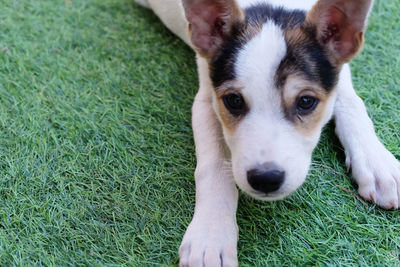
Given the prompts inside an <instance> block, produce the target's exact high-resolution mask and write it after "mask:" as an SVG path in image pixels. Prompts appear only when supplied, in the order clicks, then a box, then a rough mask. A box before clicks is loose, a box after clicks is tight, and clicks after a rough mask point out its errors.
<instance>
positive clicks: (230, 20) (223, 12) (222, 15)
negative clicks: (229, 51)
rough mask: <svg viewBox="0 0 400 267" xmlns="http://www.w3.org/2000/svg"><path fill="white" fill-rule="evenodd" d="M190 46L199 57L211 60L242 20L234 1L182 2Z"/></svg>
mask: <svg viewBox="0 0 400 267" xmlns="http://www.w3.org/2000/svg"><path fill="white" fill-rule="evenodd" d="M182 4H183V7H184V10H185V15H186V18H187V20H188V22H189V33H190V39H191V41H192V44H193V45H194V47H195V48H196V50H197V51H198V52H199V53H200V55H201V56H203V57H205V58H208V59H210V58H212V57H213V56H214V55H215V54H216V53H217V52H218V49H220V48H221V47H222V45H223V44H224V42H225V41H226V40H227V39H228V38H229V37H230V35H231V33H232V29H233V27H234V25H235V24H236V23H239V22H240V21H242V20H244V14H243V11H242V10H241V9H240V8H239V6H238V4H237V2H236V0H182Z"/></svg>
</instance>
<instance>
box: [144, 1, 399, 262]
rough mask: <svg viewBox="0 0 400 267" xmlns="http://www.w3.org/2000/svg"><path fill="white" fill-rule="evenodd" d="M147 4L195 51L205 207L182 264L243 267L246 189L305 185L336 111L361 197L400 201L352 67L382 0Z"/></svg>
mask: <svg viewBox="0 0 400 267" xmlns="http://www.w3.org/2000/svg"><path fill="white" fill-rule="evenodd" d="M181 1H182V2H181ZM139 2H141V4H142V5H145V6H147V7H149V8H151V9H152V10H153V11H154V12H155V13H156V14H157V15H158V16H159V17H160V19H161V20H162V21H163V22H164V24H165V25H166V26H167V27H168V28H169V29H170V30H171V31H172V32H174V33H175V34H176V35H178V36H179V37H180V38H181V39H182V40H183V41H185V42H186V43H187V44H188V45H190V46H191V47H192V48H193V49H194V50H195V51H196V58H197V65H198V73H199V81H200V89H199V91H198V94H197V95H196V98H195V101H194V104H193V110H192V112H193V121H192V122H193V131H194V139H195V144H196V156H197V167H196V171H195V180H196V207H195V211H194V217H193V220H192V222H191V223H190V225H189V227H188V229H187V231H186V234H185V236H184V238H183V241H182V244H181V246H180V250H179V255H180V265H181V266H202V265H205V266H237V265H238V262H237V256H236V243H237V239H238V228H237V224H236V218H235V215H236V208H237V200H238V190H237V187H239V188H240V189H241V190H242V191H244V192H246V193H247V194H249V195H251V196H253V197H255V198H257V199H261V200H278V199H282V198H284V197H286V196H288V195H289V194H291V193H292V192H294V191H295V190H296V189H297V188H298V187H299V186H300V185H301V184H302V183H303V182H304V180H305V178H306V175H307V172H308V169H309V166H310V161H311V154H312V151H313V149H314V148H315V146H316V145H317V143H318V140H319V137H320V134H321V130H322V128H323V126H324V125H325V124H326V123H327V122H328V121H329V120H330V119H331V118H332V116H333V117H334V119H335V122H336V133H337V135H338V137H339V139H340V141H341V143H342V144H343V146H344V148H345V153H346V165H347V167H348V168H350V167H351V168H352V174H353V177H354V179H355V181H356V182H357V183H358V186H359V188H358V190H359V194H360V195H361V196H362V197H363V198H364V199H366V200H368V201H372V202H375V203H376V204H377V205H379V206H381V207H383V208H385V209H397V208H398V207H399V205H400V202H399V199H400V164H399V162H398V161H397V160H396V158H395V157H394V156H393V155H392V154H391V153H390V152H388V151H387V150H386V149H385V147H384V146H383V145H382V144H381V143H380V141H379V140H378V138H377V137H376V135H375V132H374V127H373V124H372V122H371V120H370V119H369V117H368V115H367V112H366V110H365V106H364V104H363V102H362V101H361V99H360V98H359V97H358V96H357V94H356V93H355V91H354V89H353V85H352V81H351V74H350V68H349V66H348V65H347V63H348V62H349V61H350V60H351V59H352V58H353V57H355V56H356V55H357V53H359V51H360V50H361V48H362V45H363V41H364V32H365V29H366V25H367V18H368V15H369V12H370V10H371V7H372V4H373V0H319V1H315V0H314V1H313V0H304V1H298V0H254V1H253V0H141V1H139Z"/></svg>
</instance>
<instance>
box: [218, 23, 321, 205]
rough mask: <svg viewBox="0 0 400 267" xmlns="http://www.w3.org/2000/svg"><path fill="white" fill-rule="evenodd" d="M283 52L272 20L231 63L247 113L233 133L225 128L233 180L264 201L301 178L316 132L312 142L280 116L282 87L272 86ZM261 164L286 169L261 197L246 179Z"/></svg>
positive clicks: (285, 191) (291, 187)
mask: <svg viewBox="0 0 400 267" xmlns="http://www.w3.org/2000/svg"><path fill="white" fill-rule="evenodd" d="M285 55H286V42H285V39H284V36H283V32H282V30H281V29H280V27H279V26H277V25H275V24H274V23H273V22H272V21H268V22H266V23H265V24H264V25H263V28H262V30H261V32H260V33H259V34H258V35H257V36H255V37H253V38H252V39H251V40H250V41H249V42H248V43H247V44H246V45H245V46H244V47H243V49H242V50H241V51H240V53H239V55H238V58H237V62H236V65H235V67H236V75H237V78H236V80H237V83H238V84H239V85H241V86H242V90H241V93H242V95H243V97H244V98H245V99H246V103H247V104H248V106H249V107H250V112H249V114H247V115H246V116H245V117H244V118H243V121H242V122H241V123H240V124H239V125H238V126H237V127H238V128H237V129H236V130H235V132H234V134H233V135H230V134H229V131H224V136H225V140H226V141H227V144H228V146H229V148H230V151H231V154H232V169H233V176H234V178H235V181H236V184H237V185H238V186H239V187H240V188H241V189H242V190H243V191H245V192H246V193H248V194H250V195H252V196H253V197H255V198H259V199H264V200H276V199H282V198H283V197H285V196H287V195H288V194H290V193H292V192H293V191H294V190H295V189H297V188H298V187H299V186H300V185H301V184H302V183H303V182H304V179H305V177H306V174H307V172H308V167H309V165H310V159H311V153H312V150H313V148H314V147H315V145H316V143H317V142H318V138H319V134H317V135H315V136H314V137H313V138H310V139H311V140H309V139H307V138H305V137H304V136H302V135H301V134H299V133H298V132H297V131H296V130H295V129H294V128H293V126H291V124H290V123H289V122H288V121H287V120H286V119H285V117H284V114H283V113H282V108H281V91H280V90H279V89H278V88H276V86H275V79H274V77H275V73H276V70H277V68H278V66H279V63H280V62H281V61H282V59H283V58H284V56H285ZM266 162H274V163H275V164H277V165H278V166H280V167H282V168H283V169H284V171H285V173H286V178H285V182H284V184H283V185H282V186H281V188H280V190H279V191H277V192H275V193H274V194H273V195H269V196H263V197H260V195H259V194H255V193H253V192H254V190H253V189H252V188H251V186H250V185H249V184H248V182H247V171H249V170H251V169H253V168H256V167H257V166H258V165H262V164H264V163H266Z"/></svg>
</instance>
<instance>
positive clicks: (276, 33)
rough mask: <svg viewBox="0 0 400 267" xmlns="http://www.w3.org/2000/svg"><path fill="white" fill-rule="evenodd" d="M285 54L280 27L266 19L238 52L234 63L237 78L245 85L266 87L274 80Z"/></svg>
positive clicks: (283, 38)
mask: <svg viewBox="0 0 400 267" xmlns="http://www.w3.org/2000/svg"><path fill="white" fill-rule="evenodd" d="M285 55H286V42H285V37H284V34H283V32H282V30H281V28H280V27H279V26H278V25H276V24H274V23H273V22H272V21H268V22H266V23H265V24H264V25H263V28H262V30H261V32H260V33H258V34H257V35H256V36H255V37H253V38H252V39H251V40H250V41H249V42H248V43H247V44H246V45H245V46H244V47H243V48H242V49H241V51H240V52H239V55H238V58H237V61H236V64H235V67H236V76H237V79H238V80H240V82H241V83H242V84H243V85H244V86H246V87H253V88H254V87H256V88H259V87H263V88H264V89H267V88H268V87H270V86H271V85H272V84H271V83H273V82H274V77H275V73H276V70H277V69H278V66H279V63H280V62H281V61H282V59H283V57H284V56H285ZM256 88H254V89H256Z"/></svg>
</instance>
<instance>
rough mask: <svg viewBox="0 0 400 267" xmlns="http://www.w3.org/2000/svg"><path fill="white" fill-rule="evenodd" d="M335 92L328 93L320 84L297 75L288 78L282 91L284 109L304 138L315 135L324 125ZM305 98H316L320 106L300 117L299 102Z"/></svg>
mask: <svg viewBox="0 0 400 267" xmlns="http://www.w3.org/2000/svg"><path fill="white" fill-rule="evenodd" d="M333 91H334V90H332V91H330V92H327V91H326V90H325V89H323V88H322V87H321V86H320V85H319V84H317V83H315V82H310V81H308V80H306V79H305V78H303V77H300V76H297V75H295V74H293V75H290V76H289V77H288V79H287V82H286V84H285V86H284V88H283V90H282V107H283V109H284V112H285V115H286V117H287V118H288V119H289V120H290V121H291V122H292V123H293V124H294V126H295V128H296V130H297V131H298V132H300V133H301V134H302V135H304V136H311V135H313V134H315V130H316V129H319V127H320V125H321V124H322V121H323V118H324V113H325V109H326V105H327V103H328V102H329V99H330V97H332V96H333ZM303 96H312V97H315V98H316V99H318V105H317V107H316V108H315V110H314V111H313V112H312V113H310V114H308V115H305V116H300V115H299V114H298V112H297V100H298V99H299V98H300V97H303Z"/></svg>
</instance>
